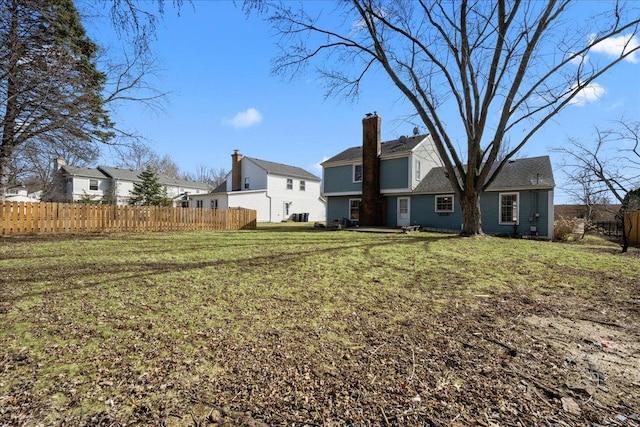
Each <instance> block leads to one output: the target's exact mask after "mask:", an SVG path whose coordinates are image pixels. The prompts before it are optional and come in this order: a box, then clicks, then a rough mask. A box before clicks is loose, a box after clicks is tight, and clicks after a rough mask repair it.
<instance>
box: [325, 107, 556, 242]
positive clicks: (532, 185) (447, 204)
mask: <svg viewBox="0 0 640 427" xmlns="http://www.w3.org/2000/svg"><path fill="white" fill-rule="evenodd" d="M362 123H363V143H362V145H361V146H358V147H351V148H348V149H346V150H344V151H343V152H341V153H339V154H337V155H335V156H334V157H332V158H330V159H328V160H326V161H325V162H323V163H322V167H323V183H324V188H323V194H324V196H325V198H326V203H327V222H329V223H331V222H333V221H334V220H344V221H345V222H347V223H349V224H358V225H360V226H365V225H366V226H389V227H401V226H408V225H420V226H422V227H423V228H427V229H438V230H451V231H459V230H460V229H461V226H462V210H461V208H460V203H459V201H458V199H457V197H456V195H455V194H454V192H453V188H452V187H451V185H450V183H449V180H448V179H447V177H446V175H445V170H444V168H443V167H442V166H441V161H440V158H439V156H438V155H437V151H436V149H435V147H434V146H433V140H432V139H431V137H430V136H429V135H417V132H414V135H413V136H410V137H404V136H403V137H400V138H398V139H397V140H393V141H387V142H380V124H381V119H380V117H379V116H377V115H375V114H372V115H367V117H365V118H364V119H363V121H362ZM554 187H555V183H554V178H553V171H552V168H551V162H550V160H549V157H548V156H541V157H534V158H526V159H518V160H514V161H511V162H509V163H508V164H507V165H505V167H504V168H503V169H502V171H501V172H500V174H499V175H498V176H497V177H496V179H495V181H494V182H493V183H492V184H491V186H489V188H488V189H487V190H486V191H485V192H484V193H483V194H482V196H481V198H480V208H481V212H482V228H483V230H484V231H485V232H486V233H491V234H520V235H523V234H526V235H534V236H544V237H547V238H552V237H553V190H554Z"/></svg>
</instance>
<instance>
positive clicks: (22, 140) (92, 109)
mask: <svg viewBox="0 0 640 427" xmlns="http://www.w3.org/2000/svg"><path fill="white" fill-rule="evenodd" d="M97 52H98V46H97V45H96V44H95V43H94V42H93V41H92V40H90V39H89V38H88V37H87V35H86V32H85V29H84V27H83V26H82V23H81V21H80V15H79V14H78V11H77V10H76V8H75V6H74V4H73V1H72V0H0V200H1V199H2V198H3V197H4V194H5V191H6V186H7V183H8V178H9V177H8V174H9V171H10V162H11V159H12V156H13V154H14V151H15V150H16V149H17V148H18V147H21V146H23V145H25V144H27V143H38V144H49V143H51V144H54V143H69V142H70V141H74V142H77V143H80V144H82V143H85V144H88V145H89V144H91V143H95V142H106V141H108V140H109V139H110V138H111V137H112V136H113V133H112V126H113V123H111V121H110V120H109V117H108V114H107V111H106V110H105V109H104V99H103V96H102V92H103V89H104V84H105V75H104V74H103V73H101V72H100V71H98V69H97V67H96V54H97Z"/></svg>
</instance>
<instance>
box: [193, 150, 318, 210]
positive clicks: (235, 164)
mask: <svg viewBox="0 0 640 427" xmlns="http://www.w3.org/2000/svg"><path fill="white" fill-rule="evenodd" d="M231 159H232V161H231V172H229V174H228V175H227V176H226V180H225V182H223V183H222V184H220V185H219V186H218V187H217V188H216V189H214V190H213V191H212V192H210V193H208V194H191V195H189V207H192V208H210V209H227V208H245V209H254V210H256V211H257V221H258V222H282V221H288V220H292V219H295V218H296V217H297V218H298V219H300V218H301V217H300V215H301V214H302V215H303V218H304V221H312V222H324V221H325V201H324V198H323V197H322V194H321V191H320V181H321V180H320V178H319V177H317V176H315V175H313V174H312V173H310V172H307V171H306V170H304V169H302V168H299V167H297V166H289V165H284V164H281V163H274V162H269V161H266V160H260V159H255V158H252V157H246V156H243V155H242V154H240V152H239V151H238V150H235V151H234V153H233V154H232V155H231Z"/></svg>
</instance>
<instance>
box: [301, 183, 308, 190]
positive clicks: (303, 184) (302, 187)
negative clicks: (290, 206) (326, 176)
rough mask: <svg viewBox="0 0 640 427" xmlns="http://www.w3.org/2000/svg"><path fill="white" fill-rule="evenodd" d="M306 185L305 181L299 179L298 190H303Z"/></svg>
mask: <svg viewBox="0 0 640 427" xmlns="http://www.w3.org/2000/svg"><path fill="white" fill-rule="evenodd" d="M306 187H307V183H306V182H304V181H300V191H304V190H305V188H306Z"/></svg>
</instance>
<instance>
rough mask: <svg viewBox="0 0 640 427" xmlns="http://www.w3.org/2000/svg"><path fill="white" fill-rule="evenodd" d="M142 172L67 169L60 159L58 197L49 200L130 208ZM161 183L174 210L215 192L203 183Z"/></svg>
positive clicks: (170, 180)
mask: <svg viewBox="0 0 640 427" xmlns="http://www.w3.org/2000/svg"><path fill="white" fill-rule="evenodd" d="M141 173H142V171H137V170H132V169H122V168H114V167H111V166H98V167H97V168H85V167H78V166H71V165H67V164H66V162H65V161H64V160H63V159H61V158H58V159H57V160H56V173H55V176H56V180H57V181H58V185H57V186H56V188H55V193H52V194H50V195H49V198H50V199H52V200H55V201H65V202H77V201H81V200H87V199H90V200H94V201H100V202H103V203H110V204H117V205H126V204H128V202H129V197H130V195H131V191H132V190H133V185H134V183H136V182H137V183H139V182H141V179H140V178H139V176H140V174H141ZM158 180H159V181H160V183H161V184H162V185H164V186H165V188H166V189H167V196H168V197H169V198H170V199H172V200H173V204H174V206H185V205H186V204H187V203H188V198H189V197H190V196H191V195H193V194H201V193H202V194H204V193H208V192H209V191H210V190H211V189H210V188H209V186H208V185H207V184H205V183H202V182H196V181H189V180H184V179H177V178H173V177H169V176H163V175H158Z"/></svg>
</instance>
